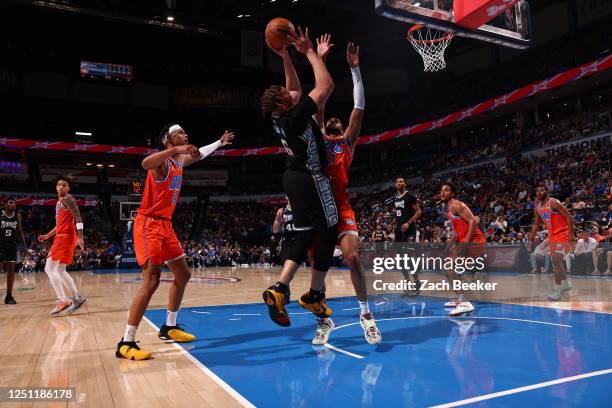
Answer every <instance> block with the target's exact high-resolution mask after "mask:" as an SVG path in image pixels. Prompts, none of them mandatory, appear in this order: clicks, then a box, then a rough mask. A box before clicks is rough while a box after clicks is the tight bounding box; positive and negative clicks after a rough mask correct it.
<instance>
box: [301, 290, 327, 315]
mask: <svg viewBox="0 0 612 408" xmlns="http://www.w3.org/2000/svg"><path fill="white" fill-rule="evenodd" d="M299 303H300V306H302V307H303V308H304V309H306V310H308V311H310V312H312V313H313V314H314V315H315V316H317V317H318V318H320V319H324V318H326V317H330V316H331V315H332V310H331V309H330V308H329V306H327V303H325V293H324V292H318V293H313V292H312V291H310V290H309V291H308V292H306V293H305V294H303V295H302V297H301V298H300V300H299Z"/></svg>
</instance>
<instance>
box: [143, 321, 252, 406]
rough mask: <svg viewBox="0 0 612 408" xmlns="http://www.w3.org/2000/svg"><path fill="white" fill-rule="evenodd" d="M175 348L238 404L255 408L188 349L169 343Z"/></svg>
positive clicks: (150, 323)
mask: <svg viewBox="0 0 612 408" xmlns="http://www.w3.org/2000/svg"><path fill="white" fill-rule="evenodd" d="M142 318H143V320H144V321H146V322H147V323H149V325H151V326H152V327H153V328H155V330H157V331H159V327H157V326H156V325H155V323H153V322H152V321H151V320H150V319H149V318H148V317H146V316H143V317H142ZM171 344H172V346H174V347H175V348H176V349H178V350H179V351H180V352H181V354H182V355H184V356H185V357H187V358H188V359H189V360H190V361H191V362H192V363H194V364H195V365H196V367H198V368H199V369H200V370H202V372H203V373H204V374H206V375H207V376H208V377H209V378H210V379H211V380H213V381H214V382H215V383H216V384H217V385H218V386H219V387H221V388H222V389H223V390H224V391H225V392H227V393H228V394H229V395H230V396H232V397H233V398H234V399H235V400H236V401H237V402H238V403H240V405H242V406H243V407H246V408H256V407H255V405H253V403H251V402H250V401H249V400H248V399H246V398H245V397H244V396H243V395H242V394H240V393H239V392H238V391H236V390H235V389H234V388H232V386H230V385H229V384H228V383H226V382H225V381H223V380H222V379H221V377H219V376H218V375H217V374H215V373H214V372H213V371H212V370H211V369H210V368H208V367H206V366H205V365H204V364H203V363H202V362H201V361H200V360H198V359H197V358H195V357H194V356H193V355H192V354H191V353H190V352H189V351H187V350H185V349H184V348H183V347H182V346H181V345H180V344H178V343H171Z"/></svg>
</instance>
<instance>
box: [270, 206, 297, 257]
mask: <svg viewBox="0 0 612 408" xmlns="http://www.w3.org/2000/svg"><path fill="white" fill-rule="evenodd" d="M272 232H273V233H274V234H278V233H281V240H280V251H279V254H278V255H279V257H280V261H281V263H282V264H284V263H285V261H286V260H287V259H288V258H289V250H290V249H291V246H292V245H293V243H294V242H295V230H294V227H293V211H291V203H290V202H289V199H287V204H286V205H285V206H284V207H281V208H279V209H278V210H277V211H276V217H275V219H274V224H273V225H272Z"/></svg>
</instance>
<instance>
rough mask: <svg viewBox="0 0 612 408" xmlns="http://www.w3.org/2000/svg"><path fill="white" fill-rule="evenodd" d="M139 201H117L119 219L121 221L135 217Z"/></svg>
mask: <svg viewBox="0 0 612 408" xmlns="http://www.w3.org/2000/svg"><path fill="white" fill-rule="evenodd" d="M138 207H140V203H138V202H133V201H121V202H120V203H119V219H120V220H121V221H132V220H134V218H136V210H138Z"/></svg>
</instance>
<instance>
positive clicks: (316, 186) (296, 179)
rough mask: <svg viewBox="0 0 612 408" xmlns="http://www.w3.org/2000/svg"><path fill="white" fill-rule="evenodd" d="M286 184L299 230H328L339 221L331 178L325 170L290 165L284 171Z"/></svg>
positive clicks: (284, 185) (294, 219) (294, 220)
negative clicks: (292, 167) (305, 169)
mask: <svg viewBox="0 0 612 408" xmlns="http://www.w3.org/2000/svg"><path fill="white" fill-rule="evenodd" d="M283 188H284V190H285V193H286V194H287V197H288V198H289V202H290V203H291V210H292V212H293V225H294V226H295V229H296V230H297V231H300V230H308V229H314V230H316V231H326V230H327V229H328V228H330V227H333V226H334V225H336V224H338V208H337V206H336V201H335V199H334V195H333V193H332V189H331V183H330V182H329V178H328V177H327V176H325V175H324V174H311V173H306V172H301V171H295V170H291V169H287V170H286V171H285V173H284V174H283Z"/></svg>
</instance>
